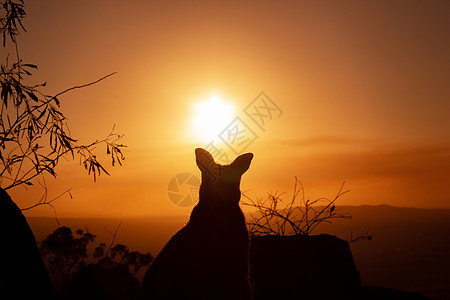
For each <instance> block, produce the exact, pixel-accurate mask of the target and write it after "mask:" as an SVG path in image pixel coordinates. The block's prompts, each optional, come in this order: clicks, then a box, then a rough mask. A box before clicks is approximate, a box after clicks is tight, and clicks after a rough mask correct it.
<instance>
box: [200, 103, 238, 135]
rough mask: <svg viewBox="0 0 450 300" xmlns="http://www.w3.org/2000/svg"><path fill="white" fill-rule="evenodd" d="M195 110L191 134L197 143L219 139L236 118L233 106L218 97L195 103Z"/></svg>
mask: <svg viewBox="0 0 450 300" xmlns="http://www.w3.org/2000/svg"><path fill="white" fill-rule="evenodd" d="M193 110H194V111H193V115H192V122H191V133H192V136H193V138H194V139H195V141H196V142H203V143H208V142H211V141H213V140H215V139H217V137H218V135H219V134H220V133H221V132H222V131H223V130H224V129H225V128H226V127H227V126H228V125H229V124H230V123H231V122H232V121H233V119H234V118H235V109H234V106H233V104H232V103H231V102H226V101H224V100H222V98H221V97H219V96H218V95H211V96H210V97H209V98H208V99H206V100H203V101H200V102H197V103H195V104H194V106H193Z"/></svg>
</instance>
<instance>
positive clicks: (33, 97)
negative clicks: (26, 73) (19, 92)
mask: <svg viewBox="0 0 450 300" xmlns="http://www.w3.org/2000/svg"><path fill="white" fill-rule="evenodd" d="M25 92H26V93H27V94H28V96H29V97H30V98H31V99H33V100H34V101H36V102H38V101H39V99H38V97H36V95H35V94H34V93H33V92H29V91H25Z"/></svg>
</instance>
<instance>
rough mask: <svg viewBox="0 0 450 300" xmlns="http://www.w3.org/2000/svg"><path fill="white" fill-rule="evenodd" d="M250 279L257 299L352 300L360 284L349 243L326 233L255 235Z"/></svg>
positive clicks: (251, 247)
mask: <svg viewBox="0 0 450 300" xmlns="http://www.w3.org/2000/svg"><path fill="white" fill-rule="evenodd" d="M250 281H251V284H252V286H253V293H254V300H266V299H289V300H294V299H302V300H303V299H327V300H329V299H342V300H343V299H345V300H352V299H356V297H357V296H358V293H359V288H360V286H361V277H360V274H359V271H358V270H357V269H356V266H355V263H354V261H353V256H352V253H351V251H350V247H349V245H348V243H347V242H346V241H344V240H341V239H339V238H337V237H335V236H332V235H326V234H321V235H317V236H300V235H297V236H255V237H253V238H252V239H251V242H250Z"/></svg>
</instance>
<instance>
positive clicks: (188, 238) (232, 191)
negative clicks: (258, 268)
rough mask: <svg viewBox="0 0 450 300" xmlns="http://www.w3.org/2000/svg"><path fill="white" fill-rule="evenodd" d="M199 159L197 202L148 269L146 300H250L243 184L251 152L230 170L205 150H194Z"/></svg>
mask: <svg viewBox="0 0 450 300" xmlns="http://www.w3.org/2000/svg"><path fill="white" fill-rule="evenodd" d="M195 156H196V162H197V166H198V167H199V169H200V171H201V173H202V183H201V185H200V192H199V196H200V197H199V202H198V204H197V205H196V206H195V207H194V209H193V210H192V213H191V216H190V219H189V222H188V223H187V224H186V225H185V226H184V227H183V228H181V229H180V230H179V231H178V232H177V233H176V234H175V235H174V236H173V237H172V238H171V239H170V240H169V242H168V243H167V244H166V245H165V247H164V248H163V249H162V250H161V252H160V253H159V254H158V255H157V256H156V258H155V259H154V261H153V262H152V264H151V265H150V267H149V268H148V270H147V272H146V274H145V276H144V281H143V285H142V295H143V299H145V300H147V299H158V300H160V299H208V300H212V299H217V300H219V299H227V300H230V299H233V300H235V299H237V300H243V299H245V300H248V299H251V298H252V296H251V287H250V284H249V279H248V247H249V239H248V232H247V228H246V225H245V218H244V215H243V213H242V211H241V209H240V207H239V200H240V198H241V192H240V189H239V184H240V180H241V176H242V174H244V173H245V171H247V169H248V168H249V166H250V162H251V160H252V158H253V154H252V153H246V154H242V155H240V156H239V157H237V158H236V159H235V160H234V161H233V162H232V163H231V164H230V165H226V166H222V165H220V164H216V163H215V162H214V159H213V157H212V155H211V154H210V153H209V152H208V151H206V150H204V149H202V148H197V149H195Z"/></svg>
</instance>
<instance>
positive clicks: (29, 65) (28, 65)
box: [22, 64, 38, 70]
mask: <svg viewBox="0 0 450 300" xmlns="http://www.w3.org/2000/svg"><path fill="white" fill-rule="evenodd" d="M22 66H24V67H29V68H33V69H36V70H37V68H38V67H37V66H36V65H34V64H23V65H22Z"/></svg>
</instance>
